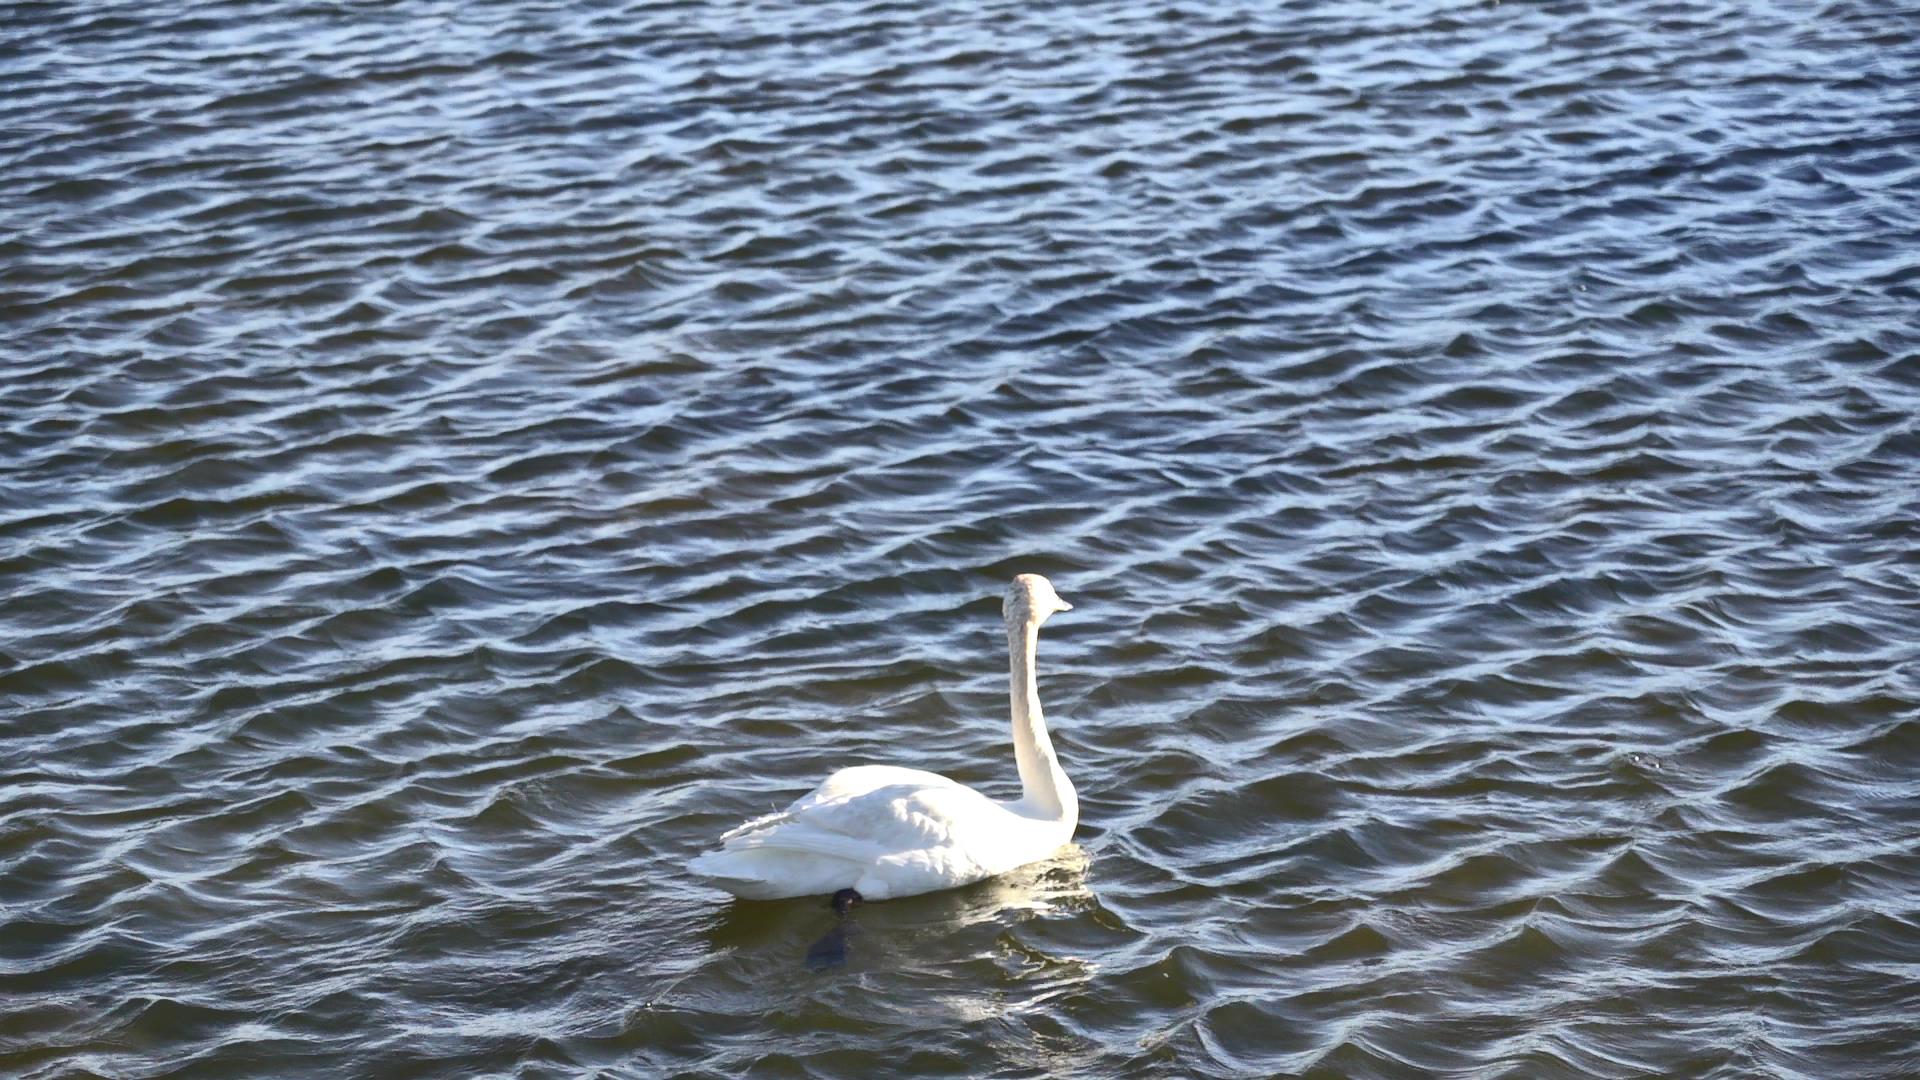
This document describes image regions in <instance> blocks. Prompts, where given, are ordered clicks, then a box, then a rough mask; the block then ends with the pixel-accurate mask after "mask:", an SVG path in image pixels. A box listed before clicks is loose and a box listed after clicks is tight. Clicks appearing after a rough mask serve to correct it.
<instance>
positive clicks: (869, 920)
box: [707, 844, 1112, 992]
mask: <svg viewBox="0 0 1920 1080" xmlns="http://www.w3.org/2000/svg"><path fill="white" fill-rule="evenodd" d="M1090 862H1091V860H1090V859H1089V858H1088V856H1087V853H1086V852H1085V851H1084V850H1082V849H1081V848H1080V846H1079V845H1078V844H1068V845H1066V846H1064V847H1062V848H1060V849H1059V850H1058V851H1056V852H1054V854H1053V855H1052V856H1051V857H1050V858H1047V859H1044V860H1042V861H1040V862H1037V863H1031V864H1029V865H1027V866H1022V867H1019V868H1018V869H1015V870H1012V871H1010V872H1008V873H1005V874H1001V875H1000V876H998V877H994V878H989V879H987V880H986V881H980V882H976V883H974V884H972V885H969V886H966V887H965V888H960V889H949V890H947V891H945V892H939V893H930V894H927V895H925V896H917V897H912V898H910V899H905V900H900V901H895V902H892V903H887V904H879V905H872V906H862V905H861V904H860V903H859V902H858V899H857V897H856V896H855V895H854V894H853V893H852V890H843V891H842V892H840V893H836V894H835V896H834V899H833V900H832V901H830V902H823V903H819V904H818V906H816V904H815V903H806V904H729V905H726V906H725V907H721V908H718V909H715V911H714V912H713V915H714V918H713V921H712V922H711V923H709V925H708V930H707V948H708V950H709V953H708V955H709V956H710V957H711V958H713V960H714V961H716V962H717V963H718V967H716V968H715V969H713V970H712V971H710V972H709V974H713V975H717V974H719V973H720V972H721V971H732V972H733V973H734V974H733V975H732V976H731V977H730V981H731V980H738V983H739V985H742V986H745V985H754V986H758V987H760V988H761V989H762V990H765V991H768V992H774V991H775V988H776V987H780V986H783V985H787V984H789V983H790V981H791V980H792V979H793V978H794V977H796V976H799V975H803V974H804V973H805V972H808V971H812V972H822V971H828V970H837V969H842V968H844V969H846V970H847V971H850V972H866V973H872V972H891V973H896V974H902V975H906V974H910V973H913V972H923V973H926V974H928V975H932V974H936V973H948V974H950V973H951V970H952V965H953V964H955V963H965V962H975V961H979V960H982V959H991V958H992V957H994V956H997V955H1000V954H1002V953H1004V951H1005V949H1006V947H1007V942H1008V940H1010V939H1009V938H1008V932H1009V931H1013V930H1016V929H1017V928H1019V927H1021V926H1027V925H1037V924H1038V923H1044V922H1047V921H1050V920H1056V919H1064V920H1075V919H1084V918H1088V917H1091V918H1093V919H1094V920H1096V922H1098V923H1100V924H1102V925H1104V924H1106V923H1107V922H1109V921H1110V920H1111V919H1112V916H1111V915H1110V914H1109V913H1108V912H1107V911H1106V909H1105V908H1104V907H1103V906H1102V905H1101V903H1100V901H1099V899H1098V898H1097V897H1096V896H1095V895H1094V893H1093V891H1092V890H1091V889H1089V888H1088V887H1087V868H1088V866H1089V864H1090ZM830 906H831V908H832V909H833V910H831V911H830V910H828V908H829V907H830ZM1030 959H1037V954H1034V956H1033V957H1030ZM1050 962H1051V963H1053V964H1056V965H1059V969H1060V970H1062V971H1065V970H1067V969H1069V968H1076V967H1078V966H1080V965H1082V964H1083V963H1084V961H1081V960H1078V959H1076V958H1074V957H1071V956H1064V955H1063V956H1056V957H1052V958H1050ZM794 985H795V986H796V989H798V988H799V987H801V986H804V985H807V984H806V983H804V982H803V983H800V984H794Z"/></svg>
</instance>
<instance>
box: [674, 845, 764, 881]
mask: <svg viewBox="0 0 1920 1080" xmlns="http://www.w3.org/2000/svg"><path fill="white" fill-rule="evenodd" d="M687 869H688V870H691V871H693V872H694V874H696V875H698V876H700V877H703V878H709V879H711V880H714V881H742V882H747V881H765V880H766V879H765V878H764V877H762V876H761V875H759V874H756V873H754V872H753V866H752V864H751V863H749V862H747V861H746V860H744V859H736V858H732V857H731V856H730V855H729V854H728V853H727V852H724V851H709V852H705V853H704V854H700V855H695V856H694V857H693V858H692V859H690V860H688V861H687Z"/></svg>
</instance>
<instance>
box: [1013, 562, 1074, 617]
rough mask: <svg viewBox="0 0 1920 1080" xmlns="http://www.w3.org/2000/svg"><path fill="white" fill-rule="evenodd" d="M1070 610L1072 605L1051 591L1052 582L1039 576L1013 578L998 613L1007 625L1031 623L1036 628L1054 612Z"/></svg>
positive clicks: (1023, 575)
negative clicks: (1003, 616)
mask: <svg viewBox="0 0 1920 1080" xmlns="http://www.w3.org/2000/svg"><path fill="white" fill-rule="evenodd" d="M1072 610H1073V605H1072V604H1069V603H1067V602H1066V601H1065V600H1062V599H1060V594H1059V593H1057V592H1054V591H1053V582H1051V581H1048V580H1047V579H1046V578H1043V577H1041V576H1040V575H1039V574H1021V575H1019V576H1018V577H1015V578H1014V579H1013V584H1011V585H1009V586H1007V599H1006V602H1005V603H1003V604H1001V605H1000V612H1001V614H1003V615H1005V616H1006V617H1007V621H1008V622H1009V623H1025V622H1031V623H1033V624H1034V625H1036V626H1037V625H1039V624H1040V623H1043V622H1046V621H1047V616H1049V615H1051V614H1053V613H1054V612H1056V611H1072Z"/></svg>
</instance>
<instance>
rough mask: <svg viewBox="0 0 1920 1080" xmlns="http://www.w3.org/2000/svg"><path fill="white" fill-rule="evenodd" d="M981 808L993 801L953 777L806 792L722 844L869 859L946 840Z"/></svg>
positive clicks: (729, 847)
mask: <svg viewBox="0 0 1920 1080" xmlns="http://www.w3.org/2000/svg"><path fill="white" fill-rule="evenodd" d="M903 771H904V770H903ZM819 794H821V792H816V793H815V795H819ZM983 807H984V808H992V807H993V804H992V803H990V802H988V800H987V799H986V798H984V797H983V796H981V795H979V794H977V793H976V792H974V791H972V790H971V789H968V788H964V787H961V786H960V785H958V784H954V783H953V782H951V781H947V782H946V783H945V784H944V785H941V786H937V787H927V786H923V785H920V784H916V783H905V784H888V785H884V786H881V787H876V788H872V789H869V790H866V791H862V792H860V793H858V794H850V795H845V796H842V797H838V798H828V799H817V800H816V799H815V798H814V797H813V796H809V797H808V798H807V799H802V800H801V801H800V802H798V803H795V804H794V805H793V806H792V807H791V808H789V809H787V810H783V811H781V812H779V813H777V814H769V815H767V816H766V817H764V818H760V819H757V820H755V821H750V822H748V823H747V824H745V825H742V826H741V827H740V828H738V829H735V830H733V831H732V832H730V833H728V834H727V835H726V836H725V837H724V838H723V843H724V846H725V848H726V849H727V850H729V851H742V850H753V849H772V850H778V851H804V852H807V853H809V854H814V855H831V856H834V857H836V858H842V859H854V860H858V861H860V862H873V861H875V860H878V859H882V858H885V857H887V856H889V855H897V854H900V853H902V852H908V851H923V850H926V849H929V848H937V847H942V846H945V845H947V844H950V843H952V842H953V840H954V839H955V832H956V830H957V828H959V827H960V826H962V825H963V824H964V822H965V821H966V819H967V817H968V816H969V814H970V813H975V812H978V810H980V809H981V808H983ZM996 809H997V808H996Z"/></svg>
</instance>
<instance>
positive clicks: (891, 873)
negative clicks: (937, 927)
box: [688, 574, 1080, 900]
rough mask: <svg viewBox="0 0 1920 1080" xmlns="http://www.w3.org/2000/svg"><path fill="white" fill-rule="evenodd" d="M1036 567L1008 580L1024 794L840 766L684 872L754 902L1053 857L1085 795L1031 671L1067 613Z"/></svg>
mask: <svg viewBox="0 0 1920 1080" xmlns="http://www.w3.org/2000/svg"><path fill="white" fill-rule="evenodd" d="M1072 609H1073V605H1071V604H1069V603H1067V602H1066V601H1065V600H1062V599H1060V597H1059V596H1058V595H1057V594H1056V593H1055V592H1054V591H1053V583H1052V582H1050V581H1048V580H1047V579H1046V578H1043V577H1041V576H1040V575H1039V574H1021V575H1020V576H1018V577H1016V578H1014V579H1013V584H1012V585H1010V586H1008V587H1007V598H1006V601H1005V603H1004V605H1003V606H1002V608H1001V611H1002V613H1003V614H1004V615H1005V616H1006V620H1007V652H1008V655H1009V663H1010V665H1011V668H1012V673H1011V679H1010V681H1011V683H1012V697H1013V755H1014V759H1015V760H1016V761H1017V762H1018V764H1019V766H1020V788H1021V792H1020V798H1019V800H1018V801H1015V802H1000V801H996V800H993V799H989V798H987V797H986V796H985V795H982V794H980V793H979V792H977V791H975V790H973V789H972V788H970V787H966V786H964V785H962V784H959V783H956V782H954V781H952V780H949V779H947V778H946V777H944V776H941V775H940V774H938V773H931V772H924V771H922V770H920V769H901V768H895V767H894V766H891V765H856V766H854V767H852V768H848V769H841V770H840V771H839V772H836V773H834V774H833V775H832V776H829V777H827V781H826V783H824V784H821V785H820V786H819V787H817V788H814V789H813V791H812V792H811V793H810V794H807V795H805V796H802V797H801V798H800V799H799V800H797V801H796V802H794V804H793V805H792V806H789V807H787V808H786V809H785V810H781V811H779V812H777V813H772V814H768V815H767V816H765V817H760V818H755V819H753V820H752V821H749V822H747V823H746V824H744V825H742V826H740V827H739V828H737V829H734V830H732V831H730V832H728V833H726V834H725V835H723V836H721V837H720V850H718V851H710V852H707V853H706V854H704V855H700V856H698V857H697V858H695V859H694V860H693V861H692V862H691V863H689V864H688V869H690V870H692V871H693V873H695V874H697V875H699V876H700V877H702V878H705V879H707V880H708V881H710V882H712V883H713V884H714V885H717V886H719V887H720V888H722V889H725V890H726V891H728V892H730V893H732V894H734V895H735V896H742V897H746V898H749V899H754V900H774V899H779V898H781V897H787V896H808V895H823V894H826V893H831V892H835V891H837V890H840V889H848V888H851V889H854V890H856V891H857V892H859V893H860V895H861V896H862V897H864V898H865V899H868V900H885V899H888V898H890V897H900V896H913V895H915V894H918V893H924V892H933V891H934V890H936V889H948V888H952V887H954V886H956V885H965V884H968V883H969V882H974V881H979V880H981V879H982V878H989V877H992V876H994V875H995V874H1002V873H1005V872H1006V871H1008V870H1012V869H1014V868H1015V867H1018V866H1024V865H1026V864H1027V863H1030V862H1035V861H1038V860H1040V859H1044V858H1046V857H1047V856H1049V855H1052V854H1053V853H1054V852H1055V851H1057V850H1058V849H1059V848H1060V846H1061V845H1062V844H1065V843H1066V842H1067V841H1068V840H1069V839H1071V838H1072V836H1073V828H1074V826H1075V825H1076V824H1077V823H1078V822H1079V820H1080V800H1079V799H1078V798H1077V797H1076V796H1075V795H1074V791H1073V784H1072V782H1071V781H1069V780H1068V779H1067V774H1066V773H1064V772H1062V771H1061V770H1060V760H1059V758H1057V757H1055V756H1054V753H1053V741H1052V740H1051V739H1049V738H1047V726H1046V721H1045V720H1044V719H1043V718H1042V717H1041V715H1040V692H1039V687H1038V686H1037V685H1036V683H1035V680H1034V673H1033V660H1034V649H1035V647H1036V645H1037V643H1038V641H1039V636H1040V624H1041V623H1043V622H1046V621H1047V617H1048V616H1049V615H1052V614H1053V613H1054V612H1056V611H1071V610H1072Z"/></svg>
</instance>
